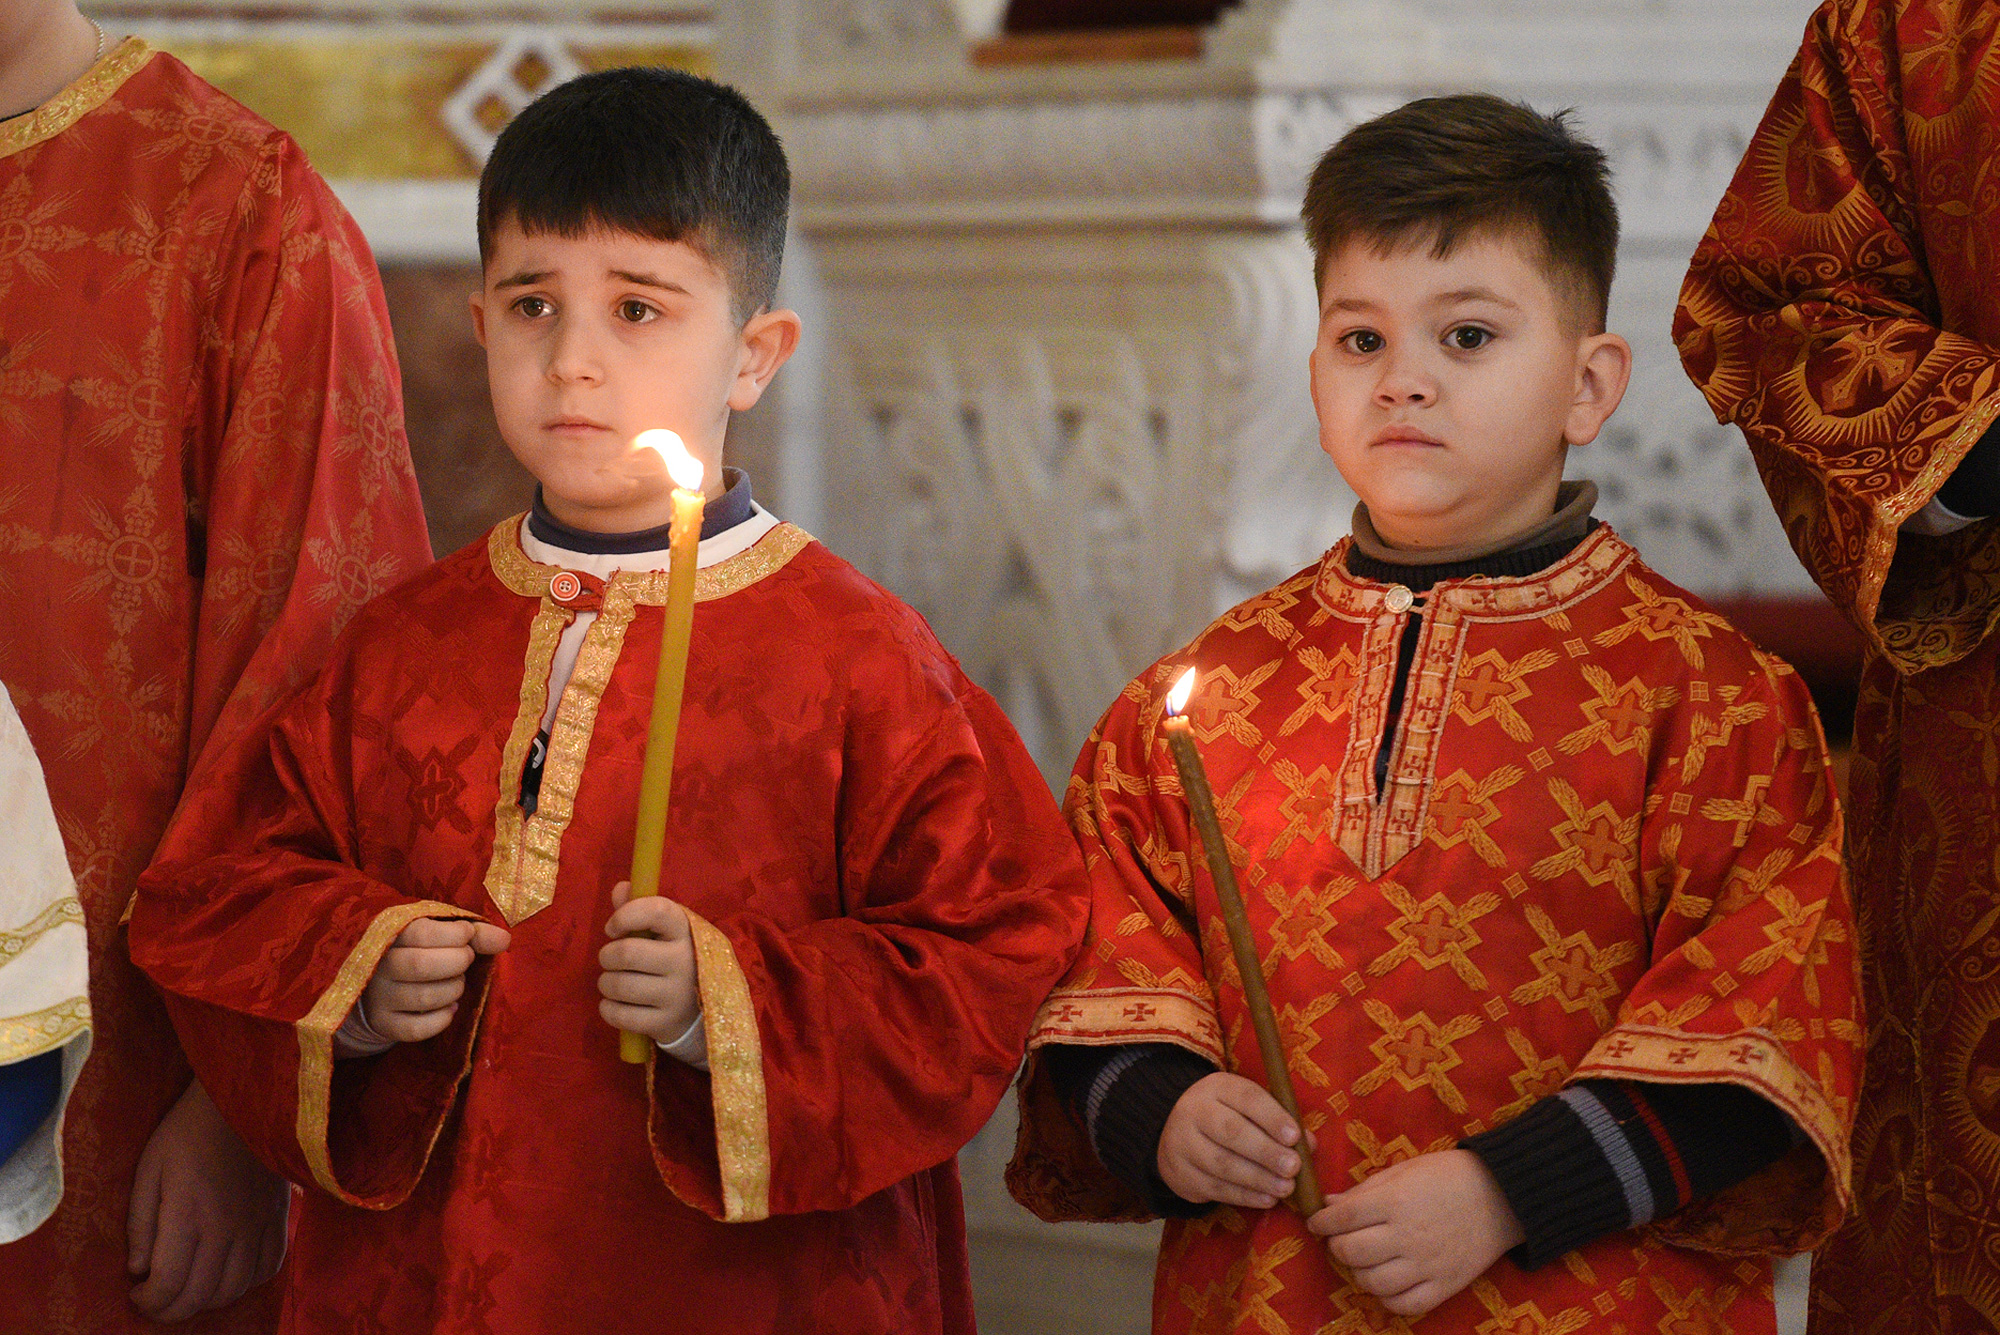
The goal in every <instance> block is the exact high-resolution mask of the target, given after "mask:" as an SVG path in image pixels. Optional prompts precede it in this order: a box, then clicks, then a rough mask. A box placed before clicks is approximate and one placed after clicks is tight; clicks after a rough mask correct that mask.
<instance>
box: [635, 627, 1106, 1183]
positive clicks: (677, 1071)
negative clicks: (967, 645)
mask: <svg viewBox="0 0 2000 1335" xmlns="http://www.w3.org/2000/svg"><path fill="white" fill-rule="evenodd" d="M901 615H902V616H910V614H908V613H907V612H906V611H905V612H902V613H901ZM911 619H912V620H914V618H913V617H912V618H911ZM911 635H912V638H913V639H914V640H915V641H916V647H917V648H919V649H921V650H923V651H924V652H923V657H932V656H933V655H934V656H935V659H937V660H944V655H943V651H942V650H941V649H938V648H936V646H935V642H934V641H932V640H931V639H930V635H929V632H928V631H927V630H923V629H921V628H917V627H913V628H912V630H911ZM940 668H941V670H939V671H937V672H933V673H925V674H922V675H921V676H920V678H918V679H916V680H914V681H912V682H910V683H908V684H899V685H896V686H893V687H888V688H885V689H883V690H882V691H881V692H880V693H879V695H878V696H877V698H876V699H874V700H873V701H872V702H871V704H870V706H869V708H868V715H869V717H867V718H864V719H860V720H857V722H856V725H855V726H854V727H853V728H852V729H851V730H850V733H849V737H848V740H847V744H846V754H845V763H846V766H847V774H846V776H845V778H844V779H843V782H842V805H843V813H842V816H841V820H840V826H841V842H842V853H841V866H840V879H841V884H842V886H843V895H844V897H845V898H846V899H847V907H846V912H845V913H844V914H841V915H839V916H834V917H828V918H823V919H821V920H819V921H815V922H810V923H806V924H803V925H799V924H782V923H780V922H778V921H776V920H774V919H773V918H772V917H770V916H767V915H763V914H759V913H756V912H753V911H744V912H737V913H726V914H718V915H717V916H715V917H714V919H713V921H709V920H705V919H702V918H699V917H696V918H695V920H694V921H695V942H696V948H697V955H698V968H699V976H700V986H701V996H702V1009H703V1014H704V1016H705V1018H706V1023H707V1027H708V1051H709V1065H710V1071H709V1073H708V1074H706V1075H704V1074H702V1073H699V1072H697V1071H694V1070H693V1069H691V1068H689V1067H686V1066H684V1065H682V1064H680V1063H678V1062H675V1061H672V1060H670V1059H667V1058H665V1057H656V1058H655V1060H654V1063H653V1077H654V1096H655V1103H654V1111H653V1115H652V1125H651V1128H650V1130H651V1136H652V1140H653V1145H654V1151H655V1157H656V1161H657V1163H658V1165H659V1168H660V1171H661V1174H662V1176H663V1177H664V1178H665V1180H666V1182H667V1184H668V1185H669V1186H670V1187H671V1188H672V1189H673V1190H674V1191H675V1193H676V1194H677V1195H679V1196H680V1197H681V1198H682V1199H683V1200H685V1201H687V1202H688V1203H689V1204H691V1205H693V1206H695V1207H696V1208H697V1209H700V1210H703V1211H704V1212H706V1213H708V1214H710V1215H712V1216H714V1217H716V1218H720V1219H727V1220H751V1219H759V1218H763V1217H765V1216H766V1215H776V1214H797V1213H802V1212H806V1211H821V1210H842V1209H846V1208H848V1207H850V1206H853V1205H856V1204H858V1203H859V1202H861V1201H863V1200H864V1199H866V1198H867V1197H869V1196H872V1195H874V1194H875V1193H876V1192H879V1191H882V1190H883V1189H885V1188H887V1187H889V1186H891V1185H893V1184H895V1183H897V1182H899V1181H901V1180H902V1179H904V1178H907V1177H910V1176H911V1175H913V1174H916V1173H920V1172H924V1171H926V1170H928V1169H931V1168H935V1167H936V1166H937V1165H939V1164H941V1163H945V1162H947V1161H948V1160H950V1159H951V1158H952V1156H954V1155H955V1154H957V1152H958V1151H959V1149H960V1148H962V1147H963V1146H964V1145H965V1143H966V1142H967V1141H969V1140H970V1139H971V1138H972V1137H973V1135H974V1134H976V1133H977V1132H978V1131H979V1129H980V1128H981V1127H982V1126H984V1125H985V1123H986V1121H987V1119H988V1118H990V1117H991V1116H992V1114H993V1110H994V1108H995V1107H996V1106H998V1104H999V1101H1000V1099H1001V1098H1002V1097H1004V1095H1005V1094H1006V1091H1007V1088H1008V1086H1009V1083H1010V1082H1011V1081H1012V1079H1013V1077H1014V1074H1015V1072H1016V1070H1017V1069H1018V1067H1019V1065H1020V1061H1021V1053H1022V1046H1023V1043H1024V1041H1025V1038H1026V1035H1027V1033H1028V1027H1029V1024H1030V1022H1031V1021H1032V1019H1033V1018H1034V1014H1035V1010H1036V1008H1037V1007H1038V1006H1039V1005H1040V1004H1041V1002H1042V1000H1043V998H1044V997H1046V996H1047V994H1048V992H1049V989H1050V988H1052V987H1053V986H1054V985H1055V983H1056V980H1057V979H1059V978H1060V977H1061V976H1062V974H1063V972H1064V970H1065V969H1066V968H1067V967H1068V966H1069V963H1070V961H1071V959H1072V958H1073V956H1074V955H1075V952H1076V949H1077V945H1078V943H1079V941H1080V939H1081V936H1082V932H1083V925H1084V921H1085V918H1086V916H1087V914H1088V888H1087V885H1086V883H1085V880H1084V876H1083V871H1082V868H1081V866H1080V865H1079V861H1078V857H1077V852H1076V846H1075V844H1074V843H1073V842H1072V841H1071V840H1070V838H1069V834H1068V831H1067V830H1066V829H1065V828H1064V826H1063V823H1062V820H1061V817H1060V815H1059V813H1058V811H1057V808H1056V805H1055V803H1054V802H1052V801H1051V800H1050V799H1049V796H1048V788H1047V785H1046V783H1045V782H1044V781H1043V779H1042V777H1041V775H1040V773H1039V771H1037V769H1036V768H1035V766H1034V764H1033V762H1032V760H1031V759H1030V757H1029V756H1028V753H1027V751H1026V749H1025V748H1024V747H1023V746H1022V745H1021V742H1020V740H1019V738H1018V737H1017V736H1016V735H1015V733H1014V730H1013V727H1012V725H1011V724H1009V723H1008V722H1007V720H1006V718H1005V716H1004V715H1003V714H1002V713H1001V712H1000V709H999V707H998V706H997V705H996V704H995V703H994V702H993V700H992V698H991V697H990V696H988V695H987V694H986V693H985V692H984V691H982V690H980V689H979V688H978V687H977V686H974V685H973V684H972V683H971V682H970V681H967V680H966V679H965V678H964V677H963V675H962V674H961V673H959V671H958V669H957V667H956V665H952V664H949V663H948V660H945V661H944V663H942V664H940ZM906 691H907V692H909V695H908V696H907V697H906V696H905V692H906ZM913 720H914V721H915V722H914V724H913V722H912V721H913Z"/></svg>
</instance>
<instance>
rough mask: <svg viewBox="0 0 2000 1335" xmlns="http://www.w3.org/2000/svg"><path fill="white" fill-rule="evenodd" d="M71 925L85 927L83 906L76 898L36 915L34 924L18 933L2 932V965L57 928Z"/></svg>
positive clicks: (60, 900) (65, 900)
mask: <svg viewBox="0 0 2000 1335" xmlns="http://www.w3.org/2000/svg"><path fill="white" fill-rule="evenodd" d="M71 923H75V924H76V925H77V926H79V927H81V926H82V925H83V905H82V904H79V903H78V902H77V901H76V900H75V899H74V898H70V897H64V898H62V899H58V900H57V901H56V902H55V903H53V904H51V905H49V906H48V907H47V908H45V909H43V910H42V911H41V912H40V913H38V914H36V915H35V917H34V920H33V921H32V922H30V923H29V924H28V925H27V926H25V927H23V928H20V929H19V930H18V931H12V932H0V964H5V963H7V962H8V961H9V960H12V959H16V958H18V957H19V956H20V955H21V953H22V952H24V951H25V950H27V948H28V947H29V946H32V945H34V944H35V942H37V941H39V940H41V939H42V938H43V937H45V936H47V935H48V934H49V933H50V932H53V931H54V930H55V929H56V928H58V927H66V926H68V925H69V924H71Z"/></svg>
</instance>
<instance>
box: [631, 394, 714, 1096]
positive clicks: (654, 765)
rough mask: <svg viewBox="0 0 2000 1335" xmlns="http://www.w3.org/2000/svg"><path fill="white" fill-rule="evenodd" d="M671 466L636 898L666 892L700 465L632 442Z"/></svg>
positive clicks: (661, 444)
mask: <svg viewBox="0 0 2000 1335" xmlns="http://www.w3.org/2000/svg"><path fill="white" fill-rule="evenodd" d="M632 443H633V445H634V446H636V447H638V448H640V449H649V450H653V451H654V452H656V453H657V454H659V456H660V457H661V458H662V459H664V460H666V464H667V473H668V474H669V475H670V476H671V477H672V478H673V480H674V492H673V502H674V514H673V519H672V521H671V522H670V523H669V525H668V528H667V541H668V544H669V548H670V555H669V559H668V562H667V607H666V621H665V625H664V626H662V627H661V630H660V665H659V670H658V672H657V674H656V675H655V676H654V678H653V720H652V724H651V726H649V727H648V728H647V729H646V762H645V766H644V768H643V769H641V770H640V772H639V821H638V826H637V828H636V829H635V830H634V831H633V835H632V898H634V899H638V898H640V897H642V896H645V895H657V894H659V893H660V860H661V858H662V857H663V856H664V854H665V852H666V841H667V799H668V798H669V797H670V796H672V794H673V786H674V738H675V736H676V735H677V733H678V732H679V730H680V723H681V693H682V690H683V688H684V687H685V685H686V682H687V661H688V642H689V640H690V639H691V638H692V637H693V633H694V575H695V568H696V566H697V564H698V562H699V560H700V551H701V507H702V494H701V479H702V466H701V460H699V459H697V458H695V457H694V456H693V455H691V454H689V453H688V452H687V447H686V446H685V445H683V444H682V443H681V438H680V437H679V436H677V435H675V434H674V433H673V432H671V431H642V432H640V433H639V435H638V437H637V438H636V439H634V440H633V442H632ZM652 1047H653V1040H652V1039H651V1038H649V1037H647V1036H646V1035H644V1034H624V1035H621V1036H620V1038H619V1045H618V1052H619V1055H620V1056H622V1057H623V1058H624V1059H625V1060H626V1061H628V1062H643V1061H645V1060H646V1054H647V1053H648V1052H649V1051H651V1049H652Z"/></svg>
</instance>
